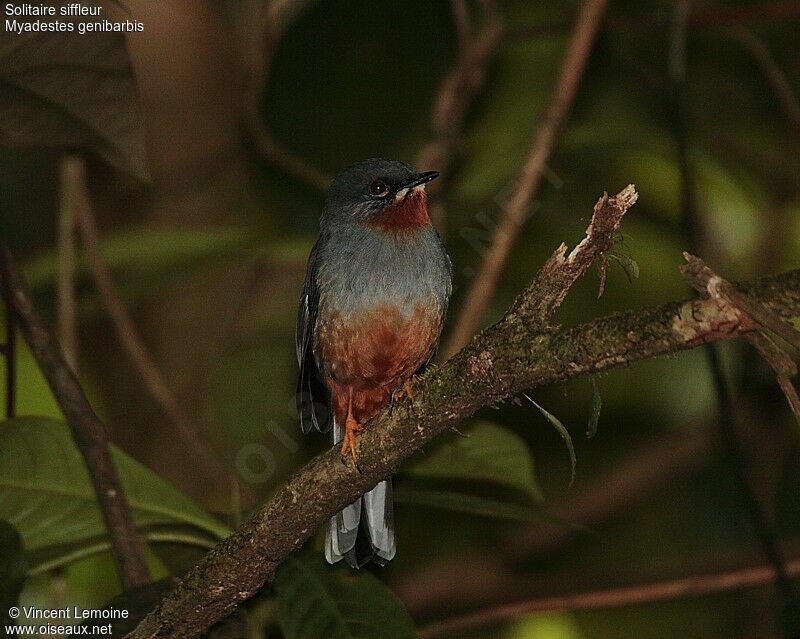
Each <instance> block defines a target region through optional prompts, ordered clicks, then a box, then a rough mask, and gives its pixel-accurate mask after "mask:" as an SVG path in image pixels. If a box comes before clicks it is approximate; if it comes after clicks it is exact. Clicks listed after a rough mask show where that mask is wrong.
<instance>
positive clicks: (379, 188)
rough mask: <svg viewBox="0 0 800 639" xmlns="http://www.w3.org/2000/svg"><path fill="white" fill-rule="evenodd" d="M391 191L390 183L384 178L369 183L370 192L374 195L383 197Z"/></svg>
mask: <svg viewBox="0 0 800 639" xmlns="http://www.w3.org/2000/svg"><path fill="white" fill-rule="evenodd" d="M388 192H389V185H387V184H386V182H384V181H383V180H373V181H372V183H371V184H370V185H369V194H370V195H371V196H373V197H383V196H384V195H386V194H387V193H388Z"/></svg>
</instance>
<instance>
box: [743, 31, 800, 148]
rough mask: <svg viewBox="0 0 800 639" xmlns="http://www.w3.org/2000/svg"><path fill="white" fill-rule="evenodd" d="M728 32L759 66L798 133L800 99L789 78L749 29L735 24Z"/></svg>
mask: <svg viewBox="0 0 800 639" xmlns="http://www.w3.org/2000/svg"><path fill="white" fill-rule="evenodd" d="M728 32H729V33H730V34H731V36H732V37H733V39H734V40H736V41H737V42H738V43H739V44H740V45H741V47H742V48H743V49H744V50H745V51H747V53H749V54H750V56H751V57H752V58H753V60H755V62H756V64H758V66H759V67H760V68H761V72H762V73H763V74H764V78H765V79H766V80H767V84H769V86H770V88H771V89H772V92H773V93H774V94H775V97H776V98H777V100H778V105H779V106H780V107H781V110H782V111H783V114H784V116H785V117H786V119H787V121H788V122H789V125H790V128H791V130H792V131H793V132H794V133H795V134H798V133H800V100H798V99H797V95H796V94H795V92H794V90H793V89H792V85H791V82H789V78H787V77H786V73H784V71H783V69H781V68H780V67H779V66H778V63H777V62H776V61H775V58H774V57H773V56H772V53H770V50H769V49H768V48H767V45H766V44H765V43H764V41H763V40H762V39H761V38H759V37H758V36H756V34H754V33H753V32H752V31H751V30H750V29H748V28H747V27H744V26H742V25H735V26H733V27H731V28H730V29H729V30H728Z"/></svg>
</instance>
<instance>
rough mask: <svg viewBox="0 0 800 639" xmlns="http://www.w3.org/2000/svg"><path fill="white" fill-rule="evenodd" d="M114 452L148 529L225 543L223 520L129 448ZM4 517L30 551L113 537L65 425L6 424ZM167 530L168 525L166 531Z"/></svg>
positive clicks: (0, 448) (0, 429)
mask: <svg viewBox="0 0 800 639" xmlns="http://www.w3.org/2000/svg"><path fill="white" fill-rule="evenodd" d="M111 454H112V457H113V460H114V464H115V466H116V468H117V472H118V474H119V476H120V480H121V482H122V485H123V488H124V490H125V494H126V496H127V498H128V503H129V504H130V507H131V512H132V514H133V518H134V522H135V524H136V526H137V527H138V528H140V529H145V528H147V527H153V526H159V525H160V526H171V527H175V526H178V527H179V529H180V530H181V531H184V530H185V528H186V527H187V526H188V527H190V529H191V530H193V531H195V532H194V537H197V536H203V537H206V538H208V539H209V543H210V541H211V540H213V539H221V538H224V537H226V536H227V535H228V534H229V533H230V529H229V528H228V527H227V526H226V525H225V524H223V523H221V522H219V521H218V520H216V519H215V518H213V517H211V516H210V515H209V514H208V513H206V512H205V511H204V510H203V509H202V508H200V507H199V506H198V505H197V504H195V503H194V502H193V501H191V500H190V499H189V498H188V497H186V496H185V495H183V494H182V493H180V492H179V491H178V490H176V489H175V488H173V487H172V486H170V485H169V484H167V483H166V482H165V481H164V480H162V479H161V478H159V477H158V476H157V475H155V474H154V473H153V472H152V471H150V470H148V469H147V468H145V467H144V466H142V465H141V464H139V463H138V462H136V461H135V460H133V459H132V458H130V457H129V456H128V455H126V454H125V453H123V452H122V451H120V450H118V449H116V448H114V447H112V450H111ZM0 518H4V519H7V520H8V521H10V522H11V523H12V524H14V526H15V527H16V528H17V530H18V531H19V533H20V535H22V539H23V541H24V543H25V548H26V550H27V551H29V552H30V551H36V550H40V549H42V548H46V547H50V546H74V545H75V544H81V543H85V544H89V543H96V542H97V539H98V538H103V537H104V536H105V526H104V524H103V520H102V518H101V515H100V511H99V510H98V508H97V504H96V499H95V494H94V491H93V490H92V486H91V484H90V481H89V476H88V473H87V471H86V467H85V466H84V463H83V458H82V457H81V456H80V454H79V453H78V450H77V448H76V447H75V445H74V443H73V442H72V438H71V436H70V433H69V429H68V427H67V425H66V424H64V423H63V422H60V421H57V420H53V419H47V418H36V417H21V418H17V419H13V420H9V421H6V422H3V423H0ZM161 532H162V533H163V532H164V530H163V528H162V529H161Z"/></svg>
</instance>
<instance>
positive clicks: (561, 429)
mask: <svg viewBox="0 0 800 639" xmlns="http://www.w3.org/2000/svg"><path fill="white" fill-rule="evenodd" d="M522 396H523V397H524V398H525V399H527V400H528V401H529V402H530V403H531V404H533V405H534V406H536V408H538V409H539V412H540V413H541V414H542V415H544V417H545V419H547V421H548V422H550V423H551V424H552V425H553V428H555V429H556V430H557V431H558V434H559V435H561V438H562V439H563V440H564V443H565V444H566V445H567V450H568V451H569V461H570V479H569V485H570V487H571V486H572V484H573V483H574V482H575V466H576V465H577V461H578V460H577V458H576V456H575V447H574V446H573V445H572V437H571V436H570V434H569V431H568V430H567V428H566V427H565V426H564V424H562V423H561V421H560V420H559V419H558V417H556V416H555V415H553V414H552V413H548V412H547V411H546V410H545V409H544V408H543V407H541V406H539V404H537V403H536V402H535V401H533V399H532V398H531V397H530V396H529V395H528V394H527V393H522Z"/></svg>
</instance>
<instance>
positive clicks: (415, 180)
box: [403, 171, 439, 191]
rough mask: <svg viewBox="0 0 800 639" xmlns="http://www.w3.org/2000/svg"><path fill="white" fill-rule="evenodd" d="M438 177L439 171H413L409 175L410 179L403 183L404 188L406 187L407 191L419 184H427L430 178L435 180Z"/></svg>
mask: <svg viewBox="0 0 800 639" xmlns="http://www.w3.org/2000/svg"><path fill="white" fill-rule="evenodd" d="M437 177H439V171H425V172H424V173H415V174H414V175H412V176H411V180H410V181H409V182H408V183H407V184H404V185H403V188H404V189H408V190H409V191H410V190H411V189H413V188H414V187H417V186H421V185H422V184H427V183H428V182H430V181H431V180H435V179H436V178H437Z"/></svg>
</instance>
